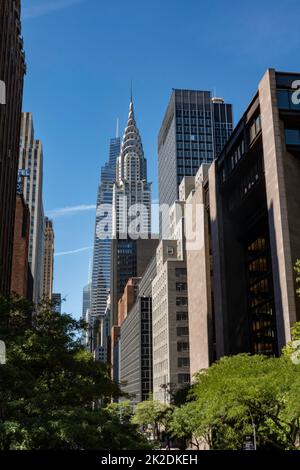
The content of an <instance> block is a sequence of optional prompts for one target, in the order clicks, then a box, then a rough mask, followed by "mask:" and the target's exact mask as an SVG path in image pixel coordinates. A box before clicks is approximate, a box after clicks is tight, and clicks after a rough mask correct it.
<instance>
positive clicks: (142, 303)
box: [120, 256, 156, 404]
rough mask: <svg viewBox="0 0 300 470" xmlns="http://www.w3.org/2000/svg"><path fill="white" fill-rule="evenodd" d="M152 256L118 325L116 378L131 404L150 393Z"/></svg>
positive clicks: (154, 266)
mask: <svg viewBox="0 0 300 470" xmlns="http://www.w3.org/2000/svg"><path fill="white" fill-rule="evenodd" d="M155 275H156V256H154V257H153V258H152V260H151V262H150V263H149V265H148V267H147V269H146V271H145V273H144V275H143V277H142V278H141V279H140V280H139V283H138V293H137V298H136V301H135V303H134V305H133V307H132V308H131V309H130V311H129V312H128V313H127V316H126V317H125V319H124V320H123V321H122V323H121V328H120V335H121V337H120V380H121V382H122V383H124V385H123V387H122V388H123V390H124V391H125V392H126V393H128V394H129V395H130V397H131V401H132V403H134V404H136V403H139V402H140V401H143V400H147V399H149V397H150V395H151V393H152V392H153V363H152V280H153V279H154V277H155Z"/></svg>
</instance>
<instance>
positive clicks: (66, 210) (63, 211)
mask: <svg viewBox="0 0 300 470" xmlns="http://www.w3.org/2000/svg"><path fill="white" fill-rule="evenodd" d="M95 210H96V205H95V204H81V205H79V206H68V207H61V208H59V209H52V210H50V211H47V216H48V217H50V218H52V219H56V218H58V217H65V216H68V215H75V214H78V213H80V212H87V211H95Z"/></svg>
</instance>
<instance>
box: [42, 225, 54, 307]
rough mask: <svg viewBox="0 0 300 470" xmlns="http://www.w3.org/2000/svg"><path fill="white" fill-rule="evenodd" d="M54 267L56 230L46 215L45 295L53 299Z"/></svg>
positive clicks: (46, 297)
mask: <svg viewBox="0 0 300 470" xmlns="http://www.w3.org/2000/svg"><path fill="white" fill-rule="evenodd" d="M53 268H54V230H53V222H52V220H50V219H48V217H45V249H44V269H43V276H44V278H43V297H44V298H45V299H49V300H51V298H52V291H53Z"/></svg>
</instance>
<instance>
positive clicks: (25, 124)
mask: <svg viewBox="0 0 300 470" xmlns="http://www.w3.org/2000/svg"><path fill="white" fill-rule="evenodd" d="M19 169H20V170H28V172H29V176H28V177H25V178H23V181H22V192H23V195H24V198H25V201H26V203H27V204H28V206H29V210H30V239H29V264H30V268H31V272H32V276H33V282H34V284H33V300H34V302H38V301H39V300H40V299H41V297H42V291H43V265H44V263H43V260H44V209H43V199H42V193H43V147H42V142H41V141H40V140H35V138H34V127H33V119H32V114H31V113H23V114H22V121H21V138H20V157H19Z"/></svg>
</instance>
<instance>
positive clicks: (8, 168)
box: [0, 0, 26, 294]
mask: <svg viewBox="0 0 300 470" xmlns="http://www.w3.org/2000/svg"><path fill="white" fill-rule="evenodd" d="M20 10H21V2H20V0H1V2H0V87H1V90H0V91H1V96H0V294H8V293H9V292H10V287H11V275H12V260H13V240H14V220H15V207H16V187H17V174H18V155H19V138H20V122H21V111H22V96H23V79H24V74H25V71H26V65H25V56H24V51H23V40H22V38H21V22H20V15H21V12H20Z"/></svg>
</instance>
